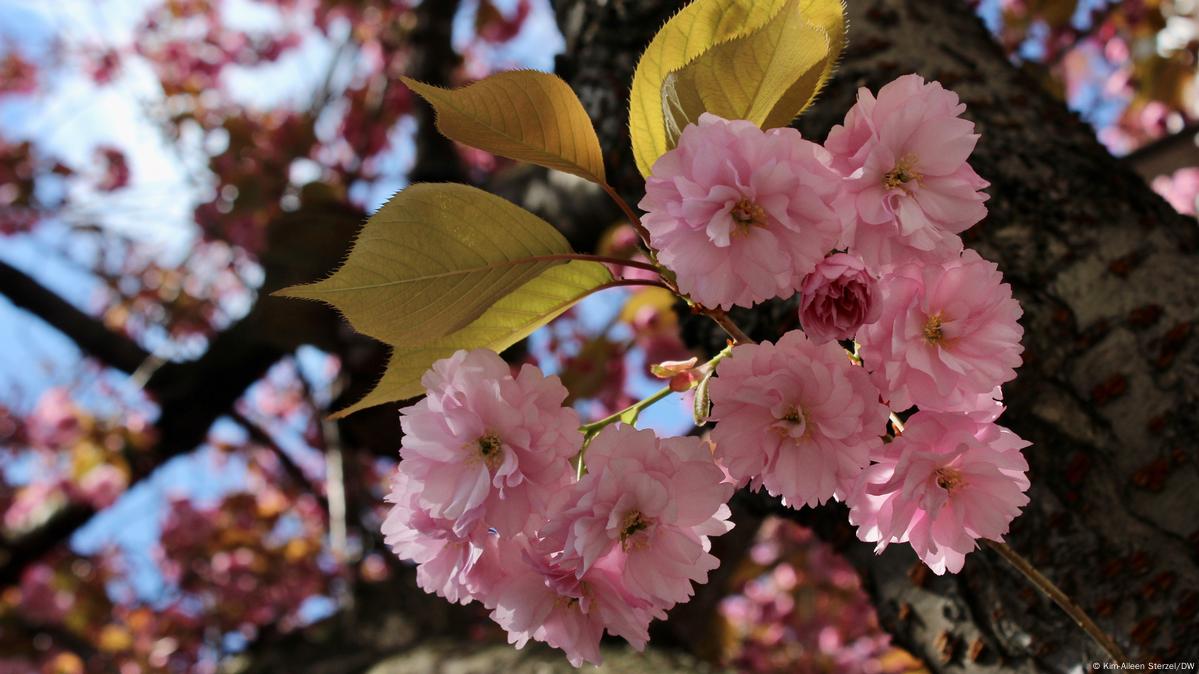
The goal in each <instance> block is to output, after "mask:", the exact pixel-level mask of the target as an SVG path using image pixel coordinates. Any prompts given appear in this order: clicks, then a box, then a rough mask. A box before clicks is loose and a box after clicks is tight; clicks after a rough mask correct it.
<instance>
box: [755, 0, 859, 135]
mask: <svg viewBox="0 0 1199 674" xmlns="http://www.w3.org/2000/svg"><path fill="white" fill-rule="evenodd" d="M800 13H801V14H802V15H803V17H804V18H805V19H807V20H808V23H810V24H812V25H813V26H815V27H817V28H819V29H821V30H823V31H824V34H825V35H827V36H828V55H827V56H826V57H825V58H824V59H823V63H822V66H821V67H820V68H812V69H810V70H809V71H808V72H807V73H805V74H804V76H803V77H801V78H800V79H799V80H796V82H795V84H793V85H792V86H791V88H790V89H788V90H787V93H786V94H784V95H783V97H782V98H781V99H780V102H779V105H776V106H775V108H774V111H773V112H772V113H771V116H769V117H767V118H766V121H765V122H764V123H763V124H762V128H763V129H774V128H778V127H781V126H788V125H789V124H791V122H792V120H794V119H795V118H796V117H798V116H799V115H801V114H802V113H803V111H804V110H807V109H808V106H810V105H812V101H814V100H816V97H817V96H819V95H820V91H821V90H822V89H824V85H825V84H827V83H828V80H829V78H830V77H832V75H833V70H835V69H836V67H837V63H838V62H839V61H840V60H841V52H842V51H843V50H844V49H845V41H846V39H847V37H848V35H847V31H846V27H845V3H844V0H808V1H807V2H805V3H802V6H801V8H800Z"/></svg>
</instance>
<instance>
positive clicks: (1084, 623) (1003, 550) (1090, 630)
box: [983, 539, 1131, 663]
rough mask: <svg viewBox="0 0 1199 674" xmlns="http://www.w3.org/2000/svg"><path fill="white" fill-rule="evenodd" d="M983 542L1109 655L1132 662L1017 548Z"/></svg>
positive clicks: (1118, 660)
mask: <svg viewBox="0 0 1199 674" xmlns="http://www.w3.org/2000/svg"><path fill="white" fill-rule="evenodd" d="M983 542H985V543H986V544H987V545H989V546H990V547H991V549H992V550H994V551H995V552H998V553H999V556H1000V557H1003V558H1004V559H1005V560H1007V563H1008V564H1011V565H1012V566H1013V567H1015V568H1016V570H1017V571H1019V572H1020V573H1022V574H1024V577H1025V578H1027V579H1028V581H1029V582H1030V583H1032V584H1033V585H1035V586H1036V587H1037V589H1038V590H1040V591H1041V592H1043V593H1044V594H1045V596H1047V597H1049V598H1050V599H1052V600H1053V601H1054V602H1055V603H1056V604H1057V605H1058V606H1060V607H1061V608H1062V610H1063V611H1065V612H1066V613H1067V614H1069V616H1070V617H1071V618H1073V619H1074V622H1076V623H1078V626H1079V627H1081V628H1082V629H1083V631H1085V632H1086V633H1087V634H1089V635H1091V638H1093V639H1094V640H1095V641H1096V642H1098V643H1099V645H1100V646H1102V647H1103V650H1105V651H1107V653H1108V655H1110V656H1111V657H1112V658H1113V659H1114V660H1115V661H1116V662H1121V663H1123V662H1131V661H1130V660H1129V659H1128V656H1127V655H1125V654H1124V651H1123V650H1121V649H1120V646H1119V645H1117V644H1116V642H1115V640H1113V639H1112V638H1111V637H1110V636H1108V635H1107V633H1106V632H1104V631H1103V630H1101V629H1099V626H1098V625H1096V624H1095V621H1093V620H1091V617H1090V616H1088V615H1087V613H1086V611H1083V610H1082V607H1081V606H1079V605H1078V604H1075V603H1074V601H1073V600H1072V599H1070V597H1068V596H1066V593H1065V592H1062V591H1061V589H1059V588H1058V586H1056V585H1054V584H1053V581H1051V580H1049V579H1048V578H1046V577H1045V576H1044V575H1043V574H1042V573H1041V572H1040V571H1037V569H1036V567H1034V566H1033V565H1032V563H1031V562H1029V561H1028V560H1027V559H1025V558H1023V557H1021V556H1020V555H1019V554H1018V553H1017V552H1016V551H1015V550H1013V549H1011V548H1010V547H1008V545H1007V544H1006V543H1000V542H998V541H992V540H987V539H983Z"/></svg>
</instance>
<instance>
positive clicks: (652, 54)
mask: <svg viewBox="0 0 1199 674" xmlns="http://www.w3.org/2000/svg"><path fill="white" fill-rule="evenodd" d="M784 2H785V0H696V1H695V2H693V3H691V4H690V5H687V6H686V7H684V8H683V10H682V11H680V12H679V13H678V14H676V15H674V17H672V18H671V19H670V20H669V21H667V22H666V25H665V26H663V27H662V30H660V31H658V34H657V35H655V36H654V39H653V40H652V41H651V42H650V43H649V46H648V47H646V48H645V52H644V53H643V54H642V55H641V60H640V61H639V62H638V63H637V70H636V72H635V73H634V74H633V88H632V90H631V91H630V92H629V134H630V136H631V137H632V141H633V157H634V158H635V159H636V161H637V168H638V169H639V170H640V171H641V175H643V176H648V175H649V174H650V169H651V168H653V165H654V162H655V161H657V160H658V157H661V156H662V155H663V154H665V153H666V151H667V150H669V149H670V148H671V147H673V145H671V144H670V143H669V142H668V140H667V137H666V125H665V118H664V116H663V114H662V84H663V82H664V81H665V80H666V77H667V76H668V75H669V74H670V73H672V72H675V71H677V70H679V69H680V68H682V67H683V66H684V65H686V64H687V63H689V62H691V61H692V60H694V59H695V58H696V57H698V56H700V55H701V54H703V53H704V52H706V51H708V50H709V49H711V48H712V47H713V46H715V45H717V44H719V43H721V42H724V41H726V40H728V39H730V38H733V37H737V36H739V35H745V34H747V33H750V32H752V31H754V30H756V29H757V28H759V27H760V26H762V24H764V23H766V21H767V20H769V19H770V17H772V16H774V14H775V13H777V12H778V10H779V9H781V8H782V6H783V3H784Z"/></svg>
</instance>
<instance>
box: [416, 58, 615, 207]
mask: <svg viewBox="0 0 1199 674" xmlns="http://www.w3.org/2000/svg"><path fill="white" fill-rule="evenodd" d="M404 83H405V84H407V85H408V86H409V87H411V88H412V90H413V91H415V92H416V93H418V94H420V95H421V96H422V97H423V98H424V99H425V100H427V101H429V103H431V104H432V105H433V109H434V110H436V112H437V129H438V130H439V131H441V133H443V134H445V135H446V136H447V137H449V138H451V139H453V140H456V141H458V142H459V143H464V144H466V145H470V146H471V147H477V148H479V149H481V150H486V151H488V152H490V153H492V154H497V155H500V156H502V157H508V158H509V159H517V160H520V161H525V162H529V163H531V164H537V165H539V166H545V167H548V168H552V169H557V170H559V171H565V172H566V173H571V174H574V175H576V176H579V177H580V178H583V179H586V180H590V181H591V182H594V183H599V184H601V185H602V184H604V182H605V178H604V157H603V154H602V153H601V151H600V144H599V139H598V138H597V137H596V135H595V128H594V127H593V126H592V125H591V118H590V117H588V116H587V111H586V110H584V109H583V104H582V103H580V102H579V98H578V96H576V95H575V93H574V91H572V90H571V88H570V86H569V85H568V84H566V82H563V81H562V80H561V79H560V78H558V77H557V76H556V75H550V74H549V73H542V72H537V71H534V70H515V71H511V72H504V73H497V74H495V75H492V76H491V77H488V78H486V79H484V80H480V81H478V82H475V83H474V84H471V85H468V86H465V87H462V88H461V89H453V90H450V89H442V88H439V87H435V86H431V85H428V84H422V83H420V82H417V81H415V80H412V79H409V78H404Z"/></svg>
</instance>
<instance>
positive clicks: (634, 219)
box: [600, 183, 653, 251]
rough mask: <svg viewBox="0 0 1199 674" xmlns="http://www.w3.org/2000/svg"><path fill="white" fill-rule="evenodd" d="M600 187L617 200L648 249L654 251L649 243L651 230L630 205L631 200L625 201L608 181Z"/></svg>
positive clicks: (617, 203) (613, 199)
mask: <svg viewBox="0 0 1199 674" xmlns="http://www.w3.org/2000/svg"><path fill="white" fill-rule="evenodd" d="M600 187H602V188H603V190H604V192H606V193H607V194H608V196H609V197H611V198H612V201H614V202H616V205H617V206H618V207H619V208H620V210H621V211H622V212H623V213H624V216H625V217H626V218H628V220H629V224H630V225H632V226H633V229H635V230H637V236H640V237H641V242H642V243H644V244H645V247H646V249H647V250H650V251H653V247H652V246H650V245H649V231H648V230H647V229H646V228H645V225H642V224H641V218H640V217H638V215H637V212H636V211H634V210H633V207H632V206H629V202H627V201H625V200H624V197H622V196H620V193H618V192H617V191H616V188H615V187H612V186H611V185H609V184H607V183H604V184H603V185H600Z"/></svg>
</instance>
